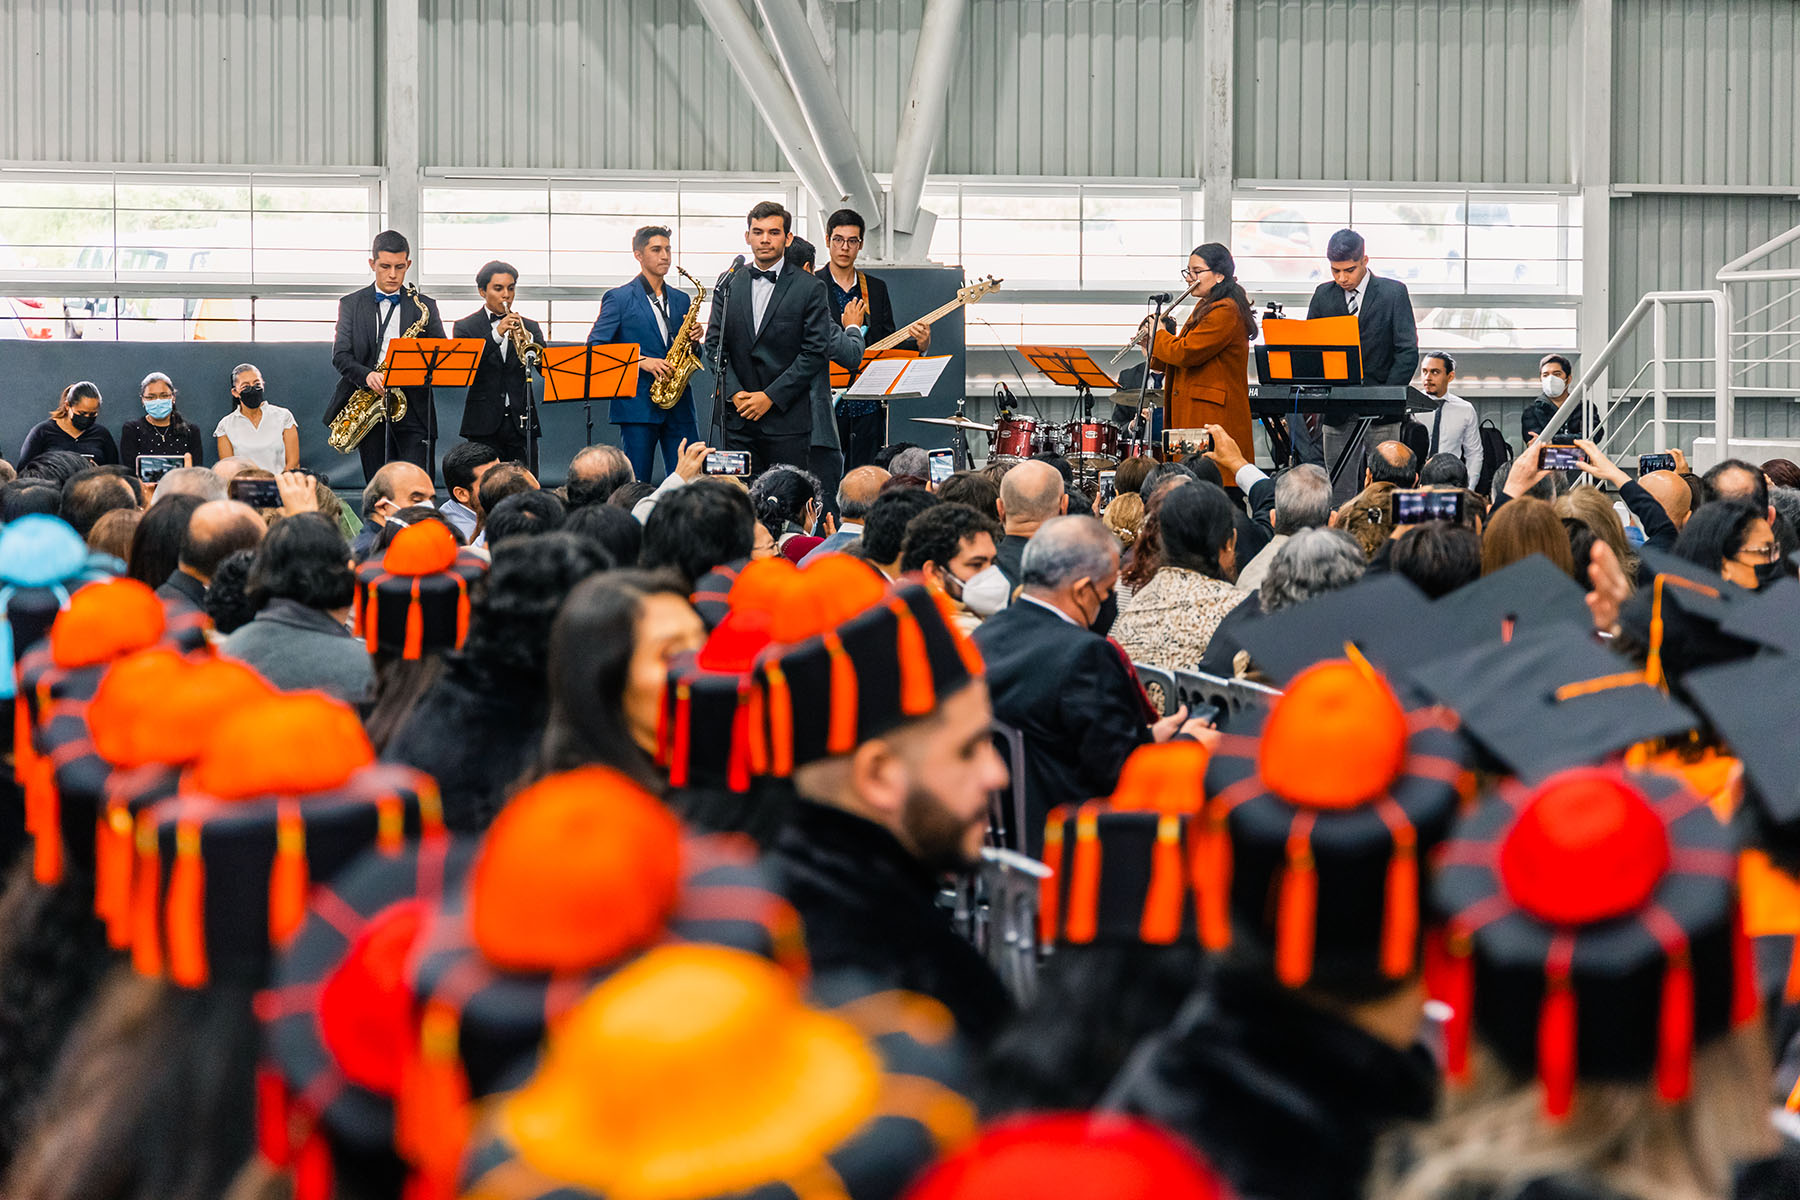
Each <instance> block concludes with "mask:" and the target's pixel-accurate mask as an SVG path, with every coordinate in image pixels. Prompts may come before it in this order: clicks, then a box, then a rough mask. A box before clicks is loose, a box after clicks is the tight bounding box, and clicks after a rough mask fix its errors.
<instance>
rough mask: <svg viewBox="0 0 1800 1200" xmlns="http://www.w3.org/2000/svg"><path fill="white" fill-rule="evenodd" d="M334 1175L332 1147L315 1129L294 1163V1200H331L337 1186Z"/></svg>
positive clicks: (303, 1144)
mask: <svg viewBox="0 0 1800 1200" xmlns="http://www.w3.org/2000/svg"><path fill="white" fill-rule="evenodd" d="M333 1175H334V1172H333V1168H332V1165H331V1146H330V1145H329V1144H328V1143H327V1142H326V1141H325V1139H324V1137H322V1136H321V1135H320V1134H319V1131H318V1130H317V1129H316V1128H315V1129H314V1130H313V1131H312V1133H310V1134H309V1135H307V1138H306V1141H305V1142H304V1143H302V1144H301V1146H300V1153H299V1156H298V1157H297V1158H296V1159H295V1161H294V1200H331V1196H332V1193H333V1192H334V1191H335V1190H336V1184H337V1181H336V1179H335V1178H334V1177H333Z"/></svg>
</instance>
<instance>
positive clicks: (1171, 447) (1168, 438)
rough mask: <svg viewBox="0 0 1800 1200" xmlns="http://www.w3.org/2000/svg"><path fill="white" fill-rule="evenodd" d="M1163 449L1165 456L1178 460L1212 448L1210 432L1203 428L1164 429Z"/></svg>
mask: <svg viewBox="0 0 1800 1200" xmlns="http://www.w3.org/2000/svg"><path fill="white" fill-rule="evenodd" d="M1163 449H1164V452H1165V454H1166V455H1167V457H1169V458H1170V459H1172V460H1174V461H1175V462H1180V461H1182V460H1183V459H1187V458H1192V457H1194V456H1195V455H1197V454H1205V453H1206V452H1207V451H1208V450H1211V449H1212V434H1210V433H1208V432H1207V431H1206V430H1204V429H1165V430H1163Z"/></svg>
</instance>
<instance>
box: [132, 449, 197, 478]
mask: <svg viewBox="0 0 1800 1200" xmlns="http://www.w3.org/2000/svg"><path fill="white" fill-rule="evenodd" d="M186 462H187V459H186V458H185V457H184V456H183V455H180V454H140V455H138V456H137V474H138V478H139V479H141V480H143V481H144V482H145V483H155V482H156V481H157V480H159V479H161V478H162V477H163V476H164V475H167V474H168V473H169V472H170V471H173V470H175V469H176V468H177V467H181V466H184V465H185V464H186Z"/></svg>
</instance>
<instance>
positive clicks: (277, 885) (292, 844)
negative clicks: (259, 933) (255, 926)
mask: <svg viewBox="0 0 1800 1200" xmlns="http://www.w3.org/2000/svg"><path fill="white" fill-rule="evenodd" d="M309 886H310V884H309V882H308V879H307V870H306V818H305V817H303V816H301V815H300V803H299V801H297V800H294V799H292V798H288V799H284V800H280V801H277V802H276V807H275V863H274V865H273V866H272V867H270V869H269V944H270V945H271V946H277V947H279V946H285V945H287V942H288V939H289V938H291V937H292V936H293V935H294V933H295V931H297V930H298V929H299V928H300V925H301V923H302V922H303V921H305V920H306V890H307V888H308V887H309Z"/></svg>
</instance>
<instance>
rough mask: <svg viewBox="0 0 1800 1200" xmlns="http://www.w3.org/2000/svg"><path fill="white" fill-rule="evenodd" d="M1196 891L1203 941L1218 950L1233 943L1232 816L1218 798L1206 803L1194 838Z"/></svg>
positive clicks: (1208, 948) (1201, 939)
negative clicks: (1217, 800)
mask: <svg viewBox="0 0 1800 1200" xmlns="http://www.w3.org/2000/svg"><path fill="white" fill-rule="evenodd" d="M1194 893H1195V897H1196V899H1197V900H1198V902H1199V908H1200V944H1201V945H1202V946H1204V947H1205V948H1206V949H1207V950H1209V951H1212V952H1214V953H1217V952H1218V951H1220V950H1224V949H1226V948H1227V947H1229V946H1230V945H1231V831H1230V816H1229V814H1227V813H1226V811H1225V809H1224V806H1223V805H1221V804H1219V803H1217V802H1216V801H1215V802H1213V803H1211V804H1208V805H1207V806H1206V813H1205V817H1204V820H1203V824H1202V826H1201V829H1200V835H1199V836H1198V837H1196V838H1195V839H1194Z"/></svg>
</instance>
